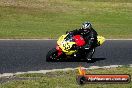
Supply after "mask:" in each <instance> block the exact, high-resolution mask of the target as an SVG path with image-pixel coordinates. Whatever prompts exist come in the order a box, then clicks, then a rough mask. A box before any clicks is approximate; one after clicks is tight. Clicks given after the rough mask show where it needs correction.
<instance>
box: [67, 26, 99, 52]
mask: <svg viewBox="0 0 132 88" xmlns="http://www.w3.org/2000/svg"><path fill="white" fill-rule="evenodd" d="M69 33H72V34H73V35H82V36H83V38H84V40H85V42H86V44H85V45H84V46H83V47H81V49H83V50H86V51H89V50H91V49H93V48H95V47H96V46H97V35H98V34H97V32H96V31H95V30H94V29H93V28H91V29H83V28H81V29H78V30H77V29H76V30H73V31H70V32H69Z"/></svg>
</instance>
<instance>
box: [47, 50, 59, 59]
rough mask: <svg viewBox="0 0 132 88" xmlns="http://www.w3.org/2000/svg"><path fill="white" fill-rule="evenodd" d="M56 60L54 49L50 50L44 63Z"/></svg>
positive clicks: (56, 52)
mask: <svg viewBox="0 0 132 88" xmlns="http://www.w3.org/2000/svg"><path fill="white" fill-rule="evenodd" d="M57 59H58V51H57V50H56V48H53V49H52V50H50V51H49V52H48V53H47V55H46V61H55V60H57Z"/></svg>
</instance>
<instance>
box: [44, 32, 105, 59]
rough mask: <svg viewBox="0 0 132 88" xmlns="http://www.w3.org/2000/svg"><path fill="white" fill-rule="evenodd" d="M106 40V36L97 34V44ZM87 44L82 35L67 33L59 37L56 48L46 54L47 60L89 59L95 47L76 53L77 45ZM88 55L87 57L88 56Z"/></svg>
mask: <svg viewBox="0 0 132 88" xmlns="http://www.w3.org/2000/svg"><path fill="white" fill-rule="evenodd" d="M104 42H105V38H104V37H102V36H97V46H100V45H102V44H103V43H104ZM84 45H85V40H84V39H83V37H82V36H81V35H75V36H73V35H72V34H69V33H68V34H66V35H62V36H60V37H59V39H58V41H57V46H56V48H53V49H51V50H50V51H49V52H48V53H47V55H46V61H57V60H60V61H61V60H64V59H65V60H68V59H71V58H72V59H73V58H75V59H84V60H88V59H89V58H92V56H93V54H94V52H95V48H93V49H92V50H90V51H89V52H86V53H85V52H83V51H82V52H83V53H79V55H76V54H77V52H78V49H77V48H76V47H77V46H79V47H81V46H84ZM97 46H96V47H97ZM86 55H87V58H86Z"/></svg>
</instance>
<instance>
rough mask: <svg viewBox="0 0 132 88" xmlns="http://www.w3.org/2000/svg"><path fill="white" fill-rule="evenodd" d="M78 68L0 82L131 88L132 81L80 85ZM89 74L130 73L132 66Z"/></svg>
mask: <svg viewBox="0 0 132 88" xmlns="http://www.w3.org/2000/svg"><path fill="white" fill-rule="evenodd" d="M77 74H78V72H77V70H74V71H66V72H63V71H57V72H49V73H47V74H22V75H17V76H16V77H18V78H28V79H29V78H36V79H35V80H14V81H8V82H5V83H3V84H0V88H131V87H132V82H130V83H128V84H85V85H82V86H80V85H78V84H77V82H76V77H77ZM87 74H130V75H131V76H132V68H129V67H125V66H124V67H118V68H109V69H94V70H87Z"/></svg>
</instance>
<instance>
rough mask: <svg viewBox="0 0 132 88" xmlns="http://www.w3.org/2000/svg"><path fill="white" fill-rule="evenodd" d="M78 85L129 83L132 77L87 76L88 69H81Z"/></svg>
mask: <svg viewBox="0 0 132 88" xmlns="http://www.w3.org/2000/svg"><path fill="white" fill-rule="evenodd" d="M78 70H79V75H78V76H77V83H78V84H84V83H129V82H130V81H131V77H130V75H129V74H86V69H85V68H84V67H80V68H79V69H78Z"/></svg>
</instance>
